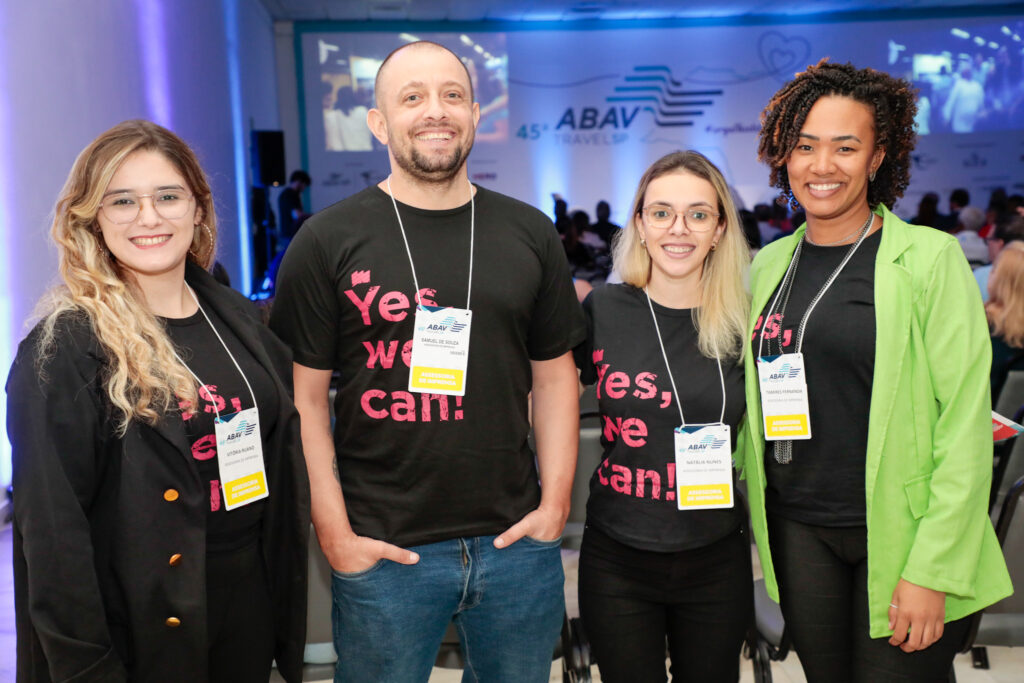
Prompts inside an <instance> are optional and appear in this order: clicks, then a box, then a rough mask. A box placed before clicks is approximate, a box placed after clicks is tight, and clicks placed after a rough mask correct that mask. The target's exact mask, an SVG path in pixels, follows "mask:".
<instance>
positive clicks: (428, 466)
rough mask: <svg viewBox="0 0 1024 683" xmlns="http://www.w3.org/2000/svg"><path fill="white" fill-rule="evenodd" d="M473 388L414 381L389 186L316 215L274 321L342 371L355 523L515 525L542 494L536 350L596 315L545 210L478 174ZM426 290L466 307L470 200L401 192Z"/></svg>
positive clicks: (426, 536) (340, 436)
mask: <svg viewBox="0 0 1024 683" xmlns="http://www.w3.org/2000/svg"><path fill="white" fill-rule="evenodd" d="M475 202H476V243H475V254H474V258H473V287H472V301H471V302H470V308H471V310H472V311H473V320H472V327H471V339H470V350H469V364H468V368H467V375H466V395H465V396H464V397H455V396H445V395H435V394H422V393H411V392H409V391H408V382H409V368H408V365H407V363H408V362H409V355H410V353H411V339H412V336H413V319H414V304H413V302H414V301H415V299H414V296H413V294H414V292H413V290H414V288H415V287H414V284H413V278H412V271H411V269H410V266H409V259H408V257H407V256H406V253H405V246H404V245H403V243H402V236H401V233H400V232H399V227H398V222H397V220H396V218H395V211H394V208H393V207H392V203H391V198H390V197H389V196H388V195H387V194H386V193H384V192H383V191H381V190H380V189H379V188H377V187H376V186H374V187H371V188H368V189H366V190H363V191H362V192H359V193H357V194H355V195H353V196H351V197H349V198H347V199H345V200H343V201H341V202H338V203H337V204H334V205H333V206H331V207H329V208H327V209H325V210H324V211H322V212H320V213H318V214H317V215H315V216H314V217H313V218H311V219H309V221H307V223H306V224H305V227H304V228H303V230H302V231H301V232H300V233H299V234H298V235H297V236H296V238H295V240H294V241H293V242H292V244H291V246H290V247H289V249H288V252H287V253H286V255H285V258H284V261H283V263H282V265H281V274H280V277H279V286H278V293H277V299H276V301H275V303H274V308H273V312H272V314H271V327H272V328H273V329H274V331H275V332H276V333H277V334H278V335H279V336H280V337H281V338H282V339H284V340H285V341H286V342H287V343H289V344H290V345H291V347H292V349H293V351H294V354H295V361H296V362H297V363H300V364H302V365H305V366H307V367H311V368H317V369H324V370H326V369H334V370H337V371H338V372H339V376H340V380H339V387H338V394H337V399H336V401H335V414H336V424H335V429H334V444H335V449H336V453H337V458H338V469H339V475H340V477H341V485H342V491H343V492H344V494H345V504H346V507H347V511H348V516H349V519H350V521H351V523H352V527H353V529H355V531H356V533H358V534H361V535H364V536H370V537H373V538H378V539H383V540H386V541H389V542H392V543H398V544H401V545H406V546H408V545H417V544H423V543H433V542H436V541H442V540H445V539H449V538H456V537H459V536H479V535H487V534H495V533H500V532H501V531H504V530H505V529H506V528H507V527H508V526H509V525H510V524H512V523H514V522H516V521H518V520H519V519H521V518H522V517H523V516H524V515H525V514H526V513H527V512H529V511H531V510H532V509H534V508H535V507H536V506H537V505H538V503H539V502H540V490H539V486H538V481H537V471H536V466H535V464H534V456H533V452H532V451H531V449H530V447H529V445H528V443H527V434H528V432H529V429H530V427H529V423H528V421H527V394H528V393H529V391H530V388H531V384H532V381H531V367H530V361H531V360H538V361H539V360H550V359H553V358H556V357H558V356H560V355H562V354H564V353H566V352H568V351H569V350H571V349H572V348H573V347H574V346H575V345H576V344H578V343H579V342H580V341H581V340H582V339H583V336H584V333H585V330H584V322H583V316H582V312H581V310H580V306H579V304H578V303H577V301H576V296H575V292H574V289H573V286H572V281H571V280H570V278H569V273H568V268H567V266H566V263H565V257H564V256H563V255H562V245H561V243H560V242H559V240H558V235H557V234H556V233H555V231H554V230H552V229H551V221H550V220H548V219H547V218H546V217H545V216H544V215H543V214H541V213H540V212H539V211H537V210H536V209H533V208H531V207H529V206H527V205H526V204H523V203H521V202H518V201H516V200H514V199H511V198H509V197H505V196H502V195H500V194H497V193H494V192H490V191H488V190H485V189H483V188H477V193H476V199H475ZM398 207H399V211H400V212H401V217H402V222H403V224H404V226H405V233H406V235H407V237H408V240H409V247H410V249H411V251H412V257H413V259H414V262H415V265H416V275H417V277H418V279H419V286H420V287H421V292H422V299H423V302H424V303H425V304H428V305H429V304H436V305H439V306H455V307H459V308H462V307H464V306H465V305H466V294H467V287H468V285H469V279H468V278H469V242H470V232H469V227H470V205H469V203H466V204H465V205H463V206H460V207H457V208H455V209H450V210H444V211H427V210H423V209H417V208H414V207H412V206H408V205H405V204H401V203H399V204H398Z"/></svg>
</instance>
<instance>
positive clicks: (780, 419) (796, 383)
mask: <svg viewBox="0 0 1024 683" xmlns="http://www.w3.org/2000/svg"><path fill="white" fill-rule="evenodd" d="M757 378H758V384H759V385H760V388H761V414H762V416H763V418H764V438H765V440H766V441H784V440H790V439H793V440H805V439H810V438H811V414H810V407H809V405H808V402H807V375H806V374H805V373H804V355H803V354H802V353H784V354H782V355H780V356H761V357H760V358H758V359H757Z"/></svg>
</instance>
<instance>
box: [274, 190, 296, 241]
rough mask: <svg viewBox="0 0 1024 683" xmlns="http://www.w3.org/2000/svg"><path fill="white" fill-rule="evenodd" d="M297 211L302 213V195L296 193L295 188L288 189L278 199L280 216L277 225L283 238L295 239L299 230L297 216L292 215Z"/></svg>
mask: <svg viewBox="0 0 1024 683" xmlns="http://www.w3.org/2000/svg"><path fill="white" fill-rule="evenodd" d="M295 210H298V211H299V212H301V211H302V195H301V194H299V193H298V192H296V190H295V188H293V187H286V188H284V190H282V191H281V195H280V196H279V197H278V198H277V211H278V213H279V214H280V215H279V216H278V217H277V218H278V220H277V224H278V230H280V232H281V237H286V238H288V239H291V238H292V237H295V233H296V231H298V229H299V226H298V225H297V224H296V223H297V221H296V220H295V216H294V215H293V214H292V211H295Z"/></svg>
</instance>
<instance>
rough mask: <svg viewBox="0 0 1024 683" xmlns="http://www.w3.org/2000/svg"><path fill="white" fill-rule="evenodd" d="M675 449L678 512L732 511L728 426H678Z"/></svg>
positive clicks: (730, 452)
mask: <svg viewBox="0 0 1024 683" xmlns="http://www.w3.org/2000/svg"><path fill="white" fill-rule="evenodd" d="M675 449H676V488H677V491H676V501H677V505H678V507H679V509H680V510H710V509H716V508H731V507H732V506H733V490H732V481H733V480H732V472H733V468H732V439H731V436H730V431H729V425H727V424H713V425H692V426H684V427H677V428H676V431H675Z"/></svg>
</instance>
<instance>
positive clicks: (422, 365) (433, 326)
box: [409, 306, 473, 396]
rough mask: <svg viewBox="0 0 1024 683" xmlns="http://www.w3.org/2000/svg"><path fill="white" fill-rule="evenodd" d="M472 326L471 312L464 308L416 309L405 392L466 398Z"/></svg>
mask: <svg viewBox="0 0 1024 683" xmlns="http://www.w3.org/2000/svg"><path fill="white" fill-rule="evenodd" d="M472 322H473V312H472V311H470V310H469V309H466V308H441V307H440V306H419V307H417V308H416V321H415V334H414V335H413V338H412V358H411V359H410V367H409V391H416V392H421V393H429V394H448V395H450V396H465V395H466V367H467V366H468V364H469V330H470V326H471V324H472Z"/></svg>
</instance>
